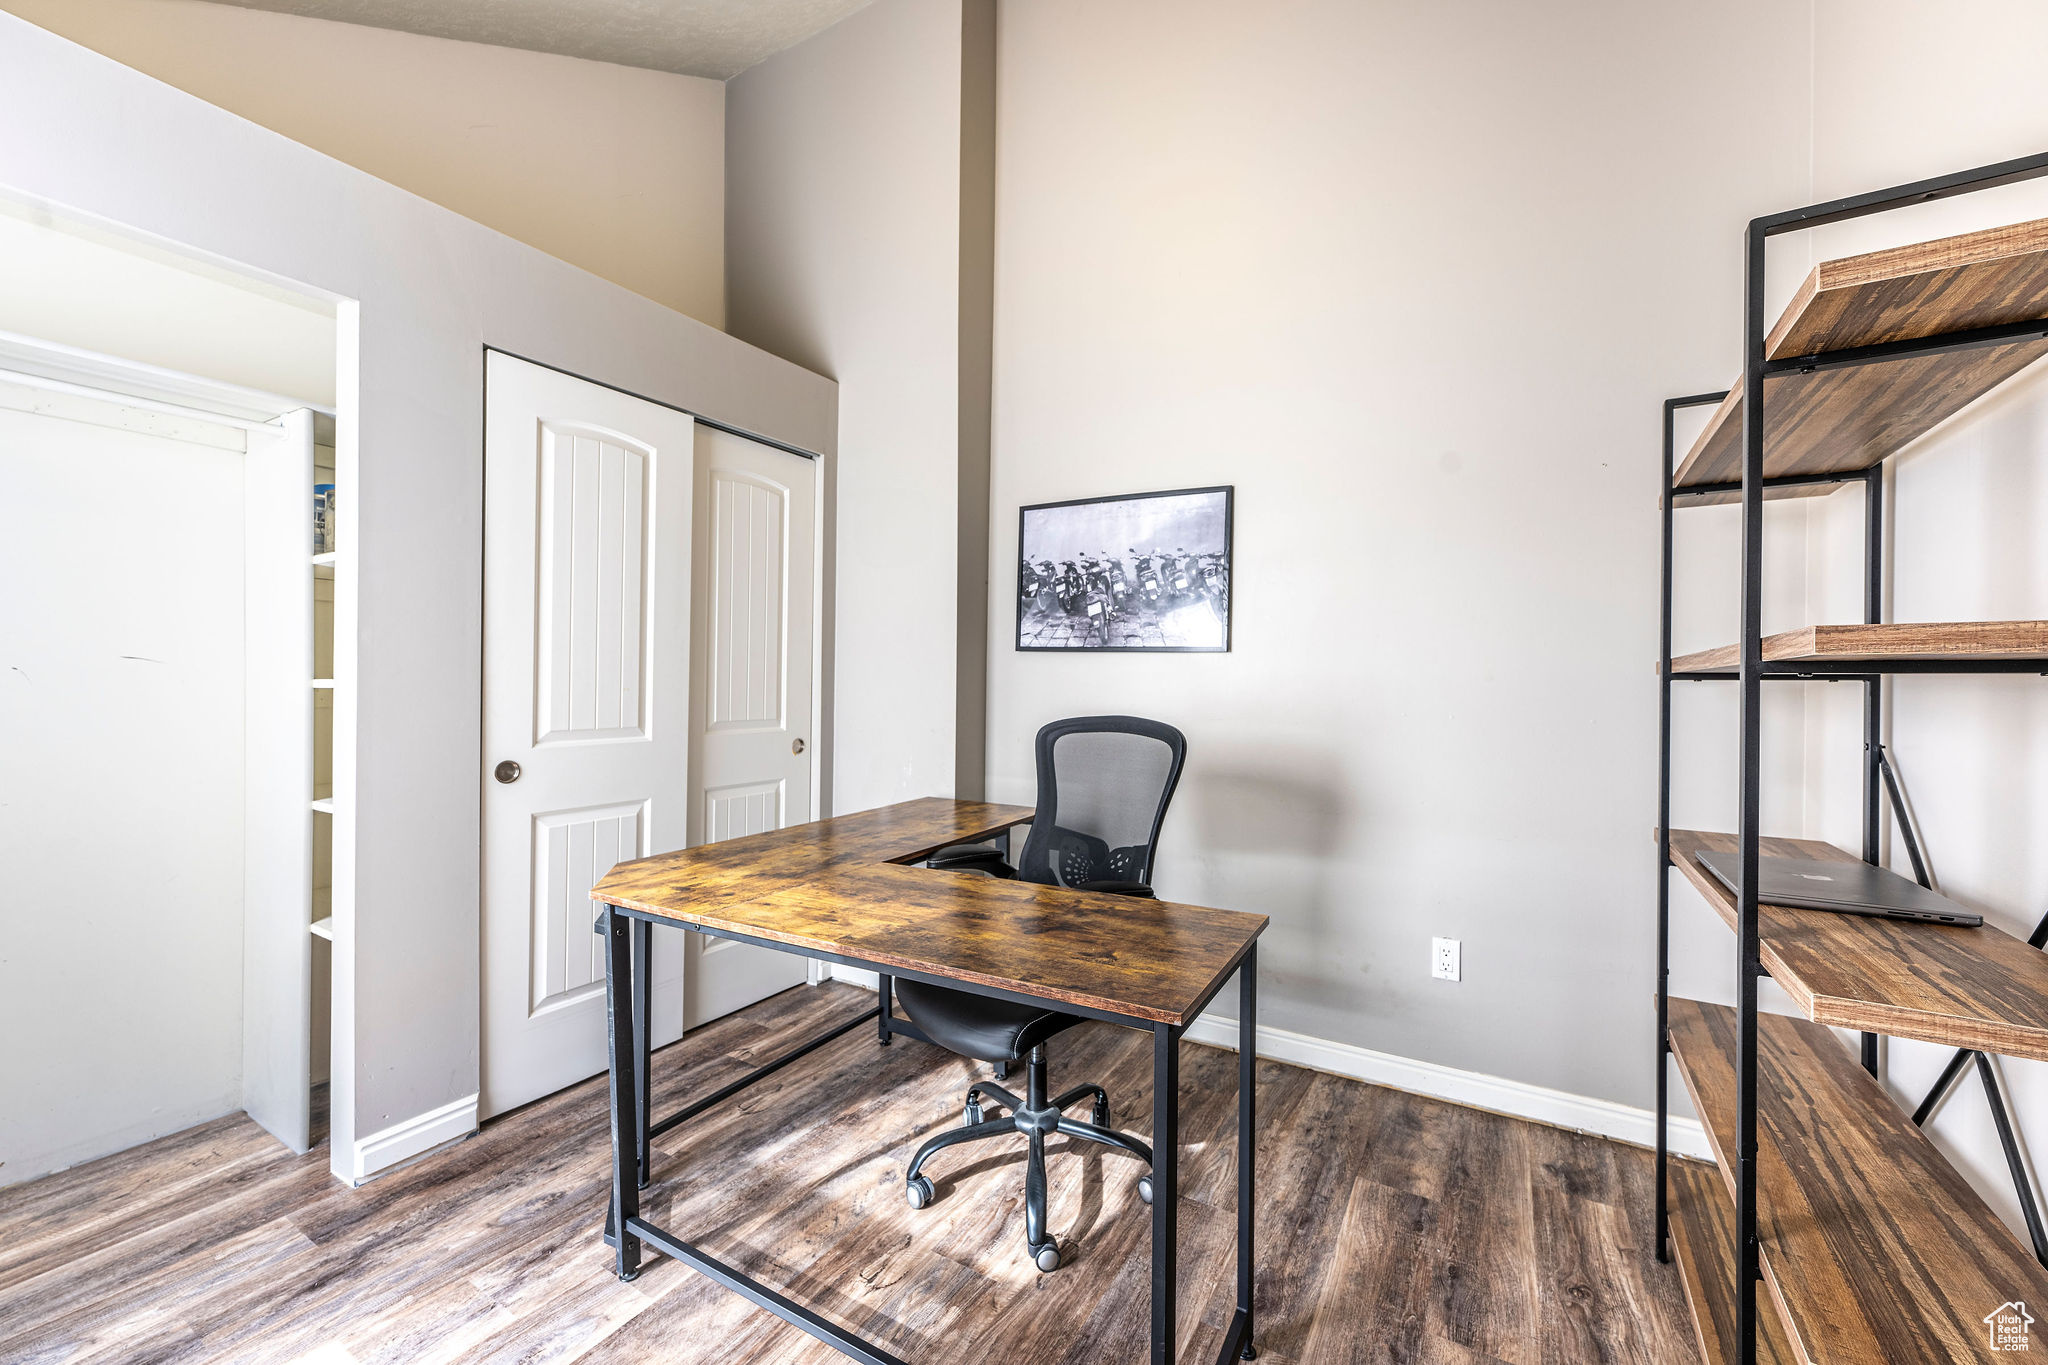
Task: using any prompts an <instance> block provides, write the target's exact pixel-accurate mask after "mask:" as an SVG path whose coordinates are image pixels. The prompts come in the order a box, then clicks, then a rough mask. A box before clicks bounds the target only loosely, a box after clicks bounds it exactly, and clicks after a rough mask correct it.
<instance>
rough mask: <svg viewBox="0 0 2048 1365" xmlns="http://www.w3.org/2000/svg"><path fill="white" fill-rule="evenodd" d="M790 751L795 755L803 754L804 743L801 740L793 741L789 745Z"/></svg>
mask: <svg viewBox="0 0 2048 1365" xmlns="http://www.w3.org/2000/svg"><path fill="white" fill-rule="evenodd" d="M789 751H790V752H791V753H793V754H800V753H802V752H803V751H804V742H803V741H802V740H800V739H795V740H791V741H790V744H789Z"/></svg>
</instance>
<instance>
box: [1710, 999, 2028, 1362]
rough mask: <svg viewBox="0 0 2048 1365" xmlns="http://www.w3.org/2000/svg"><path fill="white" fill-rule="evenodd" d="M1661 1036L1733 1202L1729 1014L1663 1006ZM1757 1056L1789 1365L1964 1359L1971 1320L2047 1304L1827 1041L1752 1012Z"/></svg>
mask: <svg viewBox="0 0 2048 1365" xmlns="http://www.w3.org/2000/svg"><path fill="white" fill-rule="evenodd" d="M1670 1037H1671V1047H1672V1051H1673V1053H1674V1054H1675V1055H1676V1057H1677V1059H1678V1067H1679V1074H1680V1075H1682V1076H1683V1077H1684V1078H1685V1083H1686V1086H1687V1088H1688V1089H1689V1090H1690V1091H1691V1093H1692V1097H1693V1103H1694V1105H1695V1106H1696V1107H1697V1108H1698V1110H1699V1113H1700V1116H1701V1119H1702V1121H1703V1122H1704V1123H1705V1125H1706V1129H1707V1134H1708V1137H1709V1139H1710V1140H1711V1141H1712V1143H1713V1146H1714V1150H1715V1153H1716V1156H1717V1157H1718V1158H1719V1160H1720V1165H1721V1171H1722V1175H1723V1176H1724V1177H1726V1182H1727V1186H1728V1189H1729V1191H1730V1201H1731V1203H1730V1207H1731V1208H1732V1201H1733V1189H1734V1174H1733V1172H1734V1168H1733V1166H1732V1164H1731V1163H1730V1160H1729V1156H1730V1153H1732V1151H1733V1150H1734V1140H1735V1128H1736V1112H1737V1111H1736V1076H1735V1055H1736V1015H1735V1011H1733V1010H1731V1009H1728V1008H1726V1007H1724V1006H1720V1005H1703V1004H1700V1003H1698V1002H1697V1001H1692V1000H1680V999H1674V1000H1673V1001H1672V1002H1671V1034H1670ZM1757 1059H1758V1077H1757V1081H1758V1085H1757V1095H1758V1102H1757V1239H1758V1243H1759V1249H1760V1251H1761V1253H1762V1259H1763V1269H1764V1276H1765V1280H1766V1282H1767V1283H1768V1284H1769V1286H1770V1290H1771V1295H1772V1297H1773V1298H1774V1299H1775V1300H1776V1302H1777V1305H1778V1307H1779V1309H1780V1311H1781V1313H1782V1314H1783V1316H1784V1319H1785V1325H1786V1328H1787V1339H1788V1341H1789V1344H1790V1345H1791V1346H1792V1348H1793V1350H1794V1352H1795V1359H1798V1360H1802V1361H1808V1362H1812V1365H1862V1362H1871V1363H1872V1365H1876V1363H1877V1362H1884V1365H1900V1363H1901V1362H1907V1361H1913V1362H1920V1361H1925V1362H1930V1363H1931V1362H1951V1361H1960V1360H1975V1359H1977V1358H1979V1356H1980V1355H1981V1354H1983V1352H1984V1348H1985V1338H1984V1332H1985V1328H1984V1325H1983V1323H1982V1322H1981V1321H1980V1319H1981V1318H1982V1317H1983V1316H1984V1314H1986V1313H1988V1312H1990V1311H1992V1310H1993V1309H1995V1308H1997V1307H1998V1306H1999V1305H2000V1304H2003V1303H2005V1302H2007V1301H2008V1300H2013V1299H2018V1300H2023V1301H2025V1302H2028V1303H2037V1302H2048V1270H2043V1269H2042V1267H2041V1265H2040V1264H2039V1263H2038V1262H2036V1261H2035V1260H2034V1258H2033V1256H2032V1255H2031V1254H2030V1253H2029V1252H2028V1251H2026V1249H2025V1248H2023V1247H2022V1246H2021V1245H2020V1243H2019V1242H2018V1240H2017V1239H2015V1238H2014V1236H2013V1234H2012V1232H2011V1231H2010V1230H2009V1229H2007V1228H2006V1226H2005V1225H2004V1224H2003V1223H2001V1222H2000V1221H1999V1220H1998V1218H1997V1216H1996V1215H1994V1214H1993V1213H1992V1212H1991V1210H1990V1209H1989V1208H1987V1207H1986V1206H1985V1204H1984V1202H1983V1200H1981V1199H1979V1198H1978V1197H1977V1195H1976V1192H1975V1191H1973V1190H1972V1189H1971V1188H1970V1186H1969V1183H1968V1182H1967V1181H1965V1180H1964V1179H1963V1177H1962V1176H1961V1175H1960V1174H1958V1173H1957V1171H1956V1169H1955V1168H1954V1167H1953V1166H1951V1165H1949V1163H1948V1162H1947V1161H1946V1160H1945V1159H1943V1157H1942V1156H1941V1154H1940V1153H1939V1152H1937V1151H1936V1150H1935V1148H1934V1144H1933V1143H1932V1142H1930V1141H1928V1139H1927V1136H1926V1135H1925V1134H1924V1133H1922V1132H1921V1131H1920V1130H1919V1129H1918V1128H1916V1127H1914V1126H1913V1123H1912V1120H1911V1119H1910V1118H1908V1117H1907V1115H1906V1114H1905V1113H1904V1112H1902V1111H1901V1110H1900V1109H1899V1107H1898V1106H1897V1105H1896V1104H1894V1103H1893V1102H1892V1100H1891V1098H1890V1097H1889V1096H1887V1095H1886V1094H1885V1093H1884V1091H1883V1089H1882V1088H1880V1087H1879V1085H1878V1084H1877V1082H1876V1081H1875V1080H1873V1079H1871V1078H1870V1077H1869V1076H1867V1075H1865V1074H1864V1072H1863V1070H1862V1068H1860V1067H1859V1066H1857V1064H1856V1061H1855V1059H1854V1058H1853V1057H1851V1056H1850V1055H1849V1052H1848V1050H1847V1049H1846V1048H1845V1047H1843V1046H1842V1044H1841V1043H1840V1042H1838V1041H1837V1040H1836V1038H1835V1036H1834V1035H1833V1034H1831V1033H1829V1032H1828V1031H1827V1030H1826V1029H1823V1028H1821V1027H1819V1026H1818V1025H1815V1024H1808V1023H1805V1022H1803V1021H1801V1020H1797V1019H1791V1018H1787V1017H1786V1016H1783V1015H1776V1014H1764V1015H1760V1016H1758V1026H1757ZM1731 1221H1732V1220H1731ZM1731 1245H1732V1243H1731Z"/></svg>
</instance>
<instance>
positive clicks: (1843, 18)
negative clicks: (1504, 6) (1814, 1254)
mask: <svg viewBox="0 0 2048 1365" xmlns="http://www.w3.org/2000/svg"><path fill="white" fill-rule="evenodd" d="M1987 34H1990V35H1996V41H1992V42H1986V41H1985V35H1987ZM1815 35H1816V61H1815V69H1814V79H1815V102H1814V150H1813V155H1814V183H1813V187H1812V197H1813V199H1815V200H1822V199H1830V198H1834V197H1837V196H1840V195H1844V194H1853V193H1857V192H1860V191H1863V190H1869V189H1876V188H1880V187H1882V186H1885V185H1890V184H1898V183H1903V182H1905V181H1910V180H1916V179H1920V178H1922V177H1924V176H1929V175H1938V174H1941V173H1944V172H1947V171H1952V170H1959V169H1962V168H1964V167H1968V166H1974V165H1981V164H1986V163H1989V162H1994V161H2001V160H2005V159H2007V158H2010V157H2015V156H2024V155H2028V154H2032V153H2037V152H2040V151H2043V150H2048V89H2044V88H2043V86H2042V84H2041V81H2040V74H2039V56H2040V54H2041V52H2043V51H2044V50H2048V12H2044V11H2043V10H2042V9H2041V7H2040V6H2038V5H2033V4H2026V3H2017V2H2016V0H1968V2H1967V3H1962V4H1955V5H1945V6H1939V7H1934V6H1924V5H1917V4H1911V3H1904V2H1903V0H1876V2H1873V0H1856V2H1855V3H1844V2H1843V0H1822V3H1821V4H1819V6H1818V8H1817V13H1816V25H1815ZM1906 84H1910V87H1911V88H1912V90H1913V92H1914V94H1913V97H1912V99H1911V100H1910V101H1902V100H1900V99H1899V98H1898V92H1899V91H1900V90H1901V89H1903V88H1906ZM2044 216H2048V185H2044V184H2043V183H2042V182H2040V181H2036V182H2032V183H2030V184H2026V185H2021V186H2014V187H2011V188H2008V189H2001V190H1994V191H1987V192H1985V193H1982V194H1978V195H1970V196H1965V197H1963V198H1960V199H1954V200H1948V201H1945V202H1942V203H1939V204H1932V205H1927V206H1925V207H1922V208H1916V209H1912V210H1905V211H1901V212H1898V213H1894V214H1886V215H1882V216H1880V217H1876V218H1869V219H1863V220H1858V221H1855V222H1851V223H1845V224H1839V225H1836V226H1832V227H1830V228H1827V229H1825V230H1823V231H1821V232H1817V233H1815V234H1812V235H1813V236H1814V237H1816V238H1817V239H1818V241H1817V243H1816V245H1815V248H1814V250H1815V251H1816V252H1817V254H1818V255H1819V256H1820V257H1822V258H1826V257H1833V256H1839V255H1846V254H1850V253H1853V252H1857V251H1865V250H1873V249H1877V248H1881V247H1886V246H1893V245H1897V244H1899V243H1903V242H1908V241H1919V240H1924V239H1926V238H1929V237H1936V236H1942V235H1945V234H1948V233H1952V232H1964V231H1969V230H1971V229H1974V228H1980V227H1988V226H1991V225H1994V224H1998V223H2008V222H2017V221H2021V220H2024V219H2029V218H2038V217H2044ZM2044 454H2048V371H2044V370H2043V369H2042V368H2041V367H2038V366H2037V367H2036V368H2035V369H2033V370H2031V371H2029V372H2028V373H2027V374H2026V375H2023V376H2022V377H2021V378H2019V379H2018V380H2016V381H2014V382H2013V383H2012V384H2010V385H2008V386H2006V387H2005V388H2004V389H2001V390H2000V391H1998V392H1996V393H1994V394H1992V395H1990V396H1989V397H1988V398H1987V399H1985V400H1984V401H1983V402H1980V403H1979V404H1977V405H1976V406H1974V407H1973V408H1971V409H1969V410H1968V411H1966V412H1965V413H1963V414H1961V415H1960V416H1959V417H1957V418H1956V419H1955V420H1953V421H1952V422H1950V423H1949V424H1948V425H1946V426H1944V427H1942V428H1941V429H1939V430H1937V431H1936V432H1934V433H1932V434H1930V435H1929V436H1928V437H1926V438H1924V439H1923V440H1921V441H1920V442H1918V443H1917V444H1916V445H1915V446H1914V447H1912V448H1911V449H1910V450H1909V451H1908V452H1907V453H1906V454H1905V455H1903V456H1901V457H1900V458H1898V459H1897V460H1895V461H1894V462H1893V463H1892V468H1891V470H1890V473H1889V487H1888V490H1887V512H1888V514H1889V515H1888V520H1889V522H1890V528H1891V532H1890V534H1891V560H1890V576H1889V577H1890V600H1889V603H1888V609H1889V612H1890V615H1889V617H1888V618H1887V619H1891V620H1898V621H1939V620H1969V619H2035V618H2043V617H2048V555H2044V554H2043V552H2042V547H2043V545H2044V544H2048V467H2044V464H2043V459H2044ZM1814 508H1815V511H1814V520H1813V528H1814V530H1813V536H1812V543H1811V545H1810V547H1809V558H1810V564H1811V568H1810V570H1809V578H1810V581H1811V594H1810V595H1811V599H1812V600H1811V605H1810V608H1809V613H1810V615H1811V616H1812V617H1813V619H1815V620H1822V621H1848V620H1856V619H1860V613H1861V611H1862V600H1861V590H1860V582H1861V580H1860V573H1861V564H1862V561H1861V554H1862V517H1863V512H1862V499H1861V496H1860V494H1858V493H1857V492H1854V491H1847V492H1844V493H1842V494H1839V495H1837V496H1835V497H1832V498H1829V499H1827V500H1826V501H1825V502H1820V503H1816V504H1814ZM1887 688H1888V694H1889V696H1890V699H1891V700H1890V706H1889V716H1888V725H1887V729H1888V736H1889V737H1888V741H1887V742H1888V745H1889V747H1890V749H1891V752H1892V755H1893V757H1894V759H1895V760H1896V762H1897V764H1898V768H1899V772H1900V775H1901V777H1902V779H1903V780H1904V782H1905V785H1906V789H1907V793H1908V796H1909V798H1910V799H1911V801H1912V803H1913V807H1914V809H1915V810H1916V812H1917V814H1918V816H1919V820H1920V824H1921V831H1922V833H1923V834H1924V836H1925V839H1926V851H1927V854H1928V857H1929V863H1930V870H1931V871H1932V872H1933V873H1934V875H1935V877H1936V879H1937V881H1938V882H1939V884H1940V885H1941V887H1942V889H1943V890H1944V891H1946V892H1947V893H1948V894H1949V895H1951V896H1953V897H1955V898H1956V899H1958V900H1960V901H1962V902H1963V903H1965V904H1966V905H1969V906H1970V907H1971V908H1973V909H1976V910H1978V911H1980V912H1981V913H1983V914H1984V915H1985V917H1986V918H1987V919H1989V920H1990V921H1991V922H1993V923H1995V924H1997V925H1999V926H2000V927H2001V928H2004V929H2005V930H2007V931H2008V932H2010V933H2013V934H2016V935H2019V936H2022V937H2024V936H2025V935H2026V934H2027V933H2028V932H2029V931H2031V930H2032V929H2033V927H2034V924H2035V922H2036V921H2037V920H2038V919H2039V918H2040V916H2041V914H2042V912H2043V910H2044V909H2048V861H2044V858H2043V852H2044V850H2048V843H2044V841H2043V839H2042V831H2043V829H2044V820H2048V688H2044V686H2043V683H2042V680H2041V679H2039V678H2035V677H2011V678H1989V677H1986V678H1969V677H1954V678H1938V677H1902V678H1897V679H1894V680H1892V681H1891V682H1890V683H1889V684H1888V685H1887ZM1804 690H1805V692H1806V693H1807V713H1806V730H1805V735H1806V741H1807V742H1806V748H1807V758H1808V778H1809V788H1808V789H1809V790H1810V791H1811V792H1812V793H1813V798H1812V800H1811V802H1810V803H1809V806H1808V809H1807V811H1806V830H1805V832H1806V833H1807V834H1808V835H1809V836H1811V837H1815V838H1826V839H1830V840H1832V841H1834V842H1836V843H1838V844H1840V845H1841V846H1843V847H1845V848H1848V849H1850V850H1852V851H1854V850H1855V849H1856V848H1857V846H1858V844H1859V842H1860V839H1861V823H1860V822H1861V799H1860V786H1859V784H1858V773H1859V759H1860V755H1861V749H1862V733H1861V729H1860V723H1861V708H1860V700H1859V698H1860V689H1856V695H1850V693H1849V690H1847V689H1842V690H1836V691H1831V690H1830V689H1828V688H1825V687H1822V686H1818V685H1810V686H1808V687H1806V688H1805V689H1804ZM1889 852H1890V857H1891V862H1892V865H1893V866H1894V867H1896V868H1898V869H1900V870H1901V871H1904V872H1907V873H1908V874H1910V871H1911V869H1910V864H1909V862H1908V859H1907V856H1906V851H1905V848H1904V845H1903V842H1902V841H1901V840H1900V839H1899V838H1898V837H1897V835H1896V834H1895V833H1894V834H1892V835H1891V837H1890V839H1889ZM1948 1056H1949V1050H1948V1049H1946V1048H1935V1047H1930V1046H1927V1045H1924V1044H1917V1043H1911V1042H1893V1043H1891V1044H1889V1045H1888V1046H1887V1048H1886V1052H1885V1066H1886V1072H1885V1074H1886V1078H1887V1080H1888V1081H1889V1082H1890V1084H1891V1086H1892V1088H1893V1091H1894V1093H1895V1094H1897V1095H1898V1097H1899V1098H1900V1099H1901V1101H1902V1102H1904V1103H1905V1104H1906V1105H1908V1106H1909V1107H1910V1106H1912V1105H1916V1104H1918V1103H1919V1100H1920V1098H1921V1096H1922V1095H1924V1094H1925V1093H1926V1090H1927V1087H1928V1086H1929V1085H1931V1084H1932V1083H1933V1080H1934V1077H1935V1075H1936V1074H1937V1073H1938V1072H1939V1070H1940V1068H1941V1066H1942V1064H1943V1063H1945V1062H1946V1061H1947V1059H1948ZM2001 1071H2002V1073H2003V1077H2004V1080H2005V1082H2006V1084H2007V1086H2008V1090H2009V1093H2010V1094H2011V1096H2012V1097H2013V1101H2014V1105H2015V1108H2016V1110H2017V1112H2018V1120H2019V1123H2018V1126H2019V1128H2020V1130H2021V1136H2022V1141H2023V1142H2024V1140H2025V1138H2026V1136H2027V1135H2028V1134H2029V1133H2031V1136H2032V1138H2033V1148H2032V1150H2033V1151H2034V1152H2035V1153H2039V1152H2041V1151H2042V1150H2044V1148H2043V1146H2042V1144H2048V1067H2044V1066H2043V1065H2042V1064H2040V1063H2036V1062H2013V1061H2007V1062H2003V1063H2001ZM1932 1131H1933V1133H1934V1136H1935V1139H1936V1141H1937V1142H1938V1143H1939V1144H1940V1145H1941V1146H1942V1147H1943V1148H1944V1149H1945V1150H1946V1151H1947V1152H1948V1153H1949V1155H1950V1156H1951V1158H1952V1159H1954V1160H1955V1161H1956V1163H1957V1165H1958V1166H1959V1167H1960V1168H1961V1169H1962V1170H1963V1171H1964V1172H1965V1174H1967V1175H1968V1176H1969V1177H1970V1178H1971V1181H1972V1183H1973V1184H1975V1185H1976V1186H1977V1188H1978V1189H1979V1190H1980V1191H1982V1192H1983V1193H1984V1194H1985V1195H1986V1197H1987V1198H1988V1199H1989V1200H1990V1201H1991V1202H1992V1204H1993V1205H1994V1207H1997V1208H1999V1209H2001V1210H2002V1211H2004V1212H2005V1214H2006V1216H2007V1218H2008V1221H2010V1222H2011V1223H2012V1224H2013V1226H2014V1227H2015V1228H2018V1227H2019V1220H2018V1205H2017V1203H2016V1201H2015V1199H2014V1196H2013V1192H2012V1185H2011V1181H2010V1177H2009V1176H2008V1175H2007V1173H2006V1168H2005V1164H2004V1160H2003V1158H2002V1156H2001V1154H2000V1151H1999V1147H1998V1141H1997V1136H1996V1134H1995V1132H1994V1131H1993V1129H1992V1125H1991V1117H1990V1111H1989V1108H1988V1106H1987V1105H1986V1103H1985V1099H1984V1095H1983V1092H1982V1090H1981V1087H1980V1086H1979V1084H1978V1082H1977V1080H1976V1079H1975V1077H1974V1076H1969V1077H1966V1078H1965V1079H1964V1080H1963V1081H1962V1083H1961V1084H1960V1085H1959V1086H1958V1087H1957V1089H1956V1090H1955V1092H1954V1093H1953V1095H1952V1097H1951V1099H1950V1100H1949V1103H1948V1105H1947V1106H1946V1107H1945V1108H1944V1109H1943V1110H1942V1112H1941V1113H1940V1115H1939V1116H1938V1117H1937V1118H1936V1120H1935V1121H1934V1123H1933V1125H1932Z"/></svg>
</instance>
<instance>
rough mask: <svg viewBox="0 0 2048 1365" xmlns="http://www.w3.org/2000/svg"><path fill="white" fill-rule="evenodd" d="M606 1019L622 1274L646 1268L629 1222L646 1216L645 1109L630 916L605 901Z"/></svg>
mask: <svg viewBox="0 0 2048 1365" xmlns="http://www.w3.org/2000/svg"><path fill="white" fill-rule="evenodd" d="M604 916H605V925H604V929H605V934H604V1019H605V1042H606V1045H607V1048H608V1052H607V1055H608V1057H609V1059H610V1066H611V1089H612V1115H611V1118H612V1216H611V1223H612V1227H613V1229H614V1230H615V1231H616V1233H617V1236H618V1262H617V1265H618V1276H619V1278H620V1279H622V1280H630V1279H632V1278H633V1277H634V1276H636V1275H638V1274H639V1273H640V1239H639V1237H637V1236H636V1235H634V1234H633V1233H632V1232H631V1231H630V1230H629V1228H628V1225H629V1223H630V1222H631V1220H633V1219H635V1218H638V1217H639V1216H640V1182H639V1170H638V1166H639V1162H638V1161H637V1160H635V1154H634V1147H635V1146H636V1142H637V1136H638V1130H637V1129H636V1128H635V1123H636V1115H637V1113H638V1111H639V1102H638V1097H637V1096H636V1095H635V1093H634V1091H635V1089H636V1087H635V1085H634V1081H635V1079H636V1077H635V1073H636V1072H637V1071H638V1070H639V1069H640V1068H639V1060H640V1058H639V1052H640V1049H639V1047H638V1045H637V1040H636V1039H635V1038H634V1036H633V1035H634V1029H633V945H632V930H631V929H629V928H628V927H627V925H628V923H629V921H628V919H627V917H626V916H624V915H622V914H620V913H619V912H618V911H617V910H615V909H613V908H612V907H610V906H606V907H605V912H604Z"/></svg>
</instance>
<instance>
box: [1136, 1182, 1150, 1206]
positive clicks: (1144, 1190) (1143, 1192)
mask: <svg viewBox="0 0 2048 1365" xmlns="http://www.w3.org/2000/svg"><path fill="white" fill-rule="evenodd" d="M1138 1198H1140V1199H1142V1200H1144V1201H1145V1202H1146V1203H1147V1204H1149V1203H1151V1202H1152V1177H1151V1176H1149V1175H1141V1176H1139V1177H1138Z"/></svg>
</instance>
